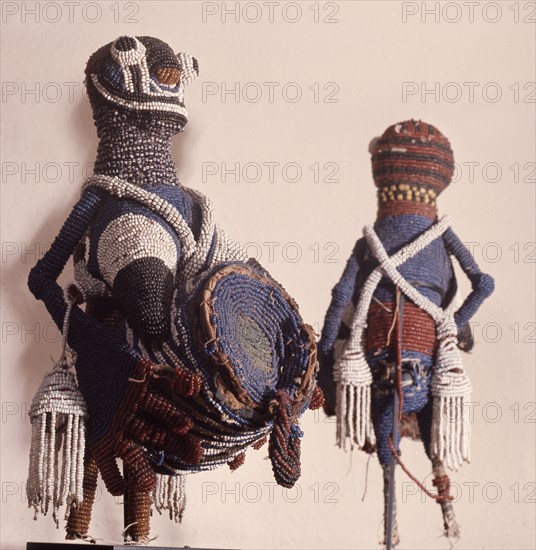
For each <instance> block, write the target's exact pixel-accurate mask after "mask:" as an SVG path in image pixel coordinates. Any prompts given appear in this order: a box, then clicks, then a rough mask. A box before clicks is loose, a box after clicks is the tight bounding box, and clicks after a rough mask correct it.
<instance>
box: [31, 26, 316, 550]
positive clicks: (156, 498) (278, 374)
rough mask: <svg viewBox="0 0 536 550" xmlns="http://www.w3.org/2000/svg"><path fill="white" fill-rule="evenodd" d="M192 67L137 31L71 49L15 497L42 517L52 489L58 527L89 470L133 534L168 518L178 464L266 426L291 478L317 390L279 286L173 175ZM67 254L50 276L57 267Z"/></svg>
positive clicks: (75, 503)
mask: <svg viewBox="0 0 536 550" xmlns="http://www.w3.org/2000/svg"><path fill="white" fill-rule="evenodd" d="M197 75H198V64H197V61H196V60H195V59H194V58H193V57H191V56H189V55H187V54H178V55H175V54H174V52H173V50H172V49H171V48H170V47H169V46H168V45H167V44H165V43H164V42H162V41H160V40H157V39H156V38H151V37H132V36H122V37H120V38H118V39H117V40H115V41H114V42H112V43H110V44H107V45H106V46H104V47H102V48H100V49H99V50H98V51H97V52H96V53H94V54H93V55H92V56H91V58H90V59H89V62H88V64H87V69H86V85H87V90H88V95H89V98H90V101H91V106H92V108H93V113H94V120H95V124H96V127H97V134H98V137H99V145H98V154H97V161H96V163H95V170H94V175H93V176H92V177H90V178H89V179H88V180H87V181H86V182H85V184H84V185H83V188H82V197H81V199H80V200H79V202H78V203H77V204H76V205H75V206H74V208H73V210H72V212H71V214H70V215H69V217H68V218H67V220H66V221H65V223H64V225H63V227H62V229H61V231H60V233H59V234H58V236H57V237H56V239H55V240H54V242H53V244H52V246H51V248H50V250H49V251H48V252H47V253H46V254H45V256H44V257H43V258H42V259H41V260H39V262H38V263H37V265H36V266H35V267H34V268H33V269H32V271H31V273H30V277H29V287H30V289H31V291H32V292H33V294H34V295H35V296H36V298H38V299H42V300H43V301H44V302H45V305H46V307H47V309H48V311H49V312H50V314H51V316H52V318H53V319H54V321H55V322H56V324H57V325H58V326H59V327H60V328H61V327H63V333H64V338H65V345H64V354H63V355H62V359H61V360H60V362H59V364H58V365H57V366H56V368H55V369H54V371H52V373H50V374H49V375H48V376H47V377H46V379H45V382H44V383H43V385H42V387H41V388H40V390H39V392H38V394H37V395H36V397H35V399H34V403H33V404H32V410H31V412H30V414H31V416H32V420H33V425H34V430H33V434H34V435H33V436H32V451H31V460H30V475H29V482H28V501H29V504H30V505H31V506H34V508H35V510H36V513H37V511H42V512H46V511H47V509H48V508H49V505H50V506H51V507H52V509H53V512H54V517H55V518H56V520H57V511H58V507H59V506H60V505H61V504H62V503H63V502H65V501H66V503H67V517H68V523H67V538H71V539H72V538H85V537H87V536H88V535H87V533H88V528H89V521H90V516H91V508H92V505H93V501H94V498H95V489H96V483H97V476H98V473H99V472H100V474H101V475H102V478H103V480H104V483H105V485H106V487H107V489H108V491H109V492H110V493H112V494H113V495H121V494H125V495H126V496H127V498H126V505H127V510H126V512H127V523H128V524H129V527H128V529H127V530H126V538H127V540H135V541H146V540H147V539H148V536H149V514H150V506H151V504H154V506H155V507H156V509H157V510H158V511H162V510H168V511H169V514H170V517H171V518H173V519H175V520H177V521H179V520H180V519H181V517H182V514H183V511H184V505H185V496H184V475H185V474H187V473H192V472H198V471H203V470H209V469H212V468H216V467H217V466H219V465H222V464H228V465H229V466H230V467H231V468H232V469H235V468H237V467H238V466H240V465H241V464H242V463H243V461H244V451H245V450H246V449H247V448H248V447H249V446H253V447H255V448H259V447H260V446H262V444H263V443H264V442H265V441H266V440H267V438H269V446H268V450H269V455H270V459H271V462H272V468H273V472H274V475H275V478H276V481H277V482H278V483H280V484H281V485H283V486H285V487H292V486H293V485H294V483H295V482H296V480H297V479H298V478H299V475H300V437H301V435H302V433H301V431H300V429H299V426H298V418H299V416H300V415H301V414H302V413H303V411H304V410H305V409H306V408H307V407H308V406H313V407H317V406H321V404H322V396H321V392H320V391H319V389H318V388H316V387H315V378H316V370H317V360H316V346H315V342H314V336H313V333H312V329H311V327H309V326H308V325H306V324H305V323H304V322H303V320H302V318H301V316H300V314H299V312H298V307H297V305H296V303H295V302H294V301H293V300H292V298H291V297H290V296H289V295H288V294H287V293H286V292H285V290H284V289H283V288H282V287H281V286H280V285H279V284H278V283H277V282H276V281H274V280H273V279H272V278H271V277H270V275H269V274H268V273H267V272H266V271H265V270H264V269H263V268H262V267H261V266H260V265H259V264H258V263H256V262H255V261H254V260H247V258H246V257H245V256H244V253H243V252H242V250H241V249H240V247H239V246H238V245H237V244H236V243H235V242H233V241H232V240H231V239H230V238H229V237H228V236H227V235H226V234H225V233H224V231H223V230H222V229H221V228H220V227H219V226H217V225H215V223H214V220H213V216H212V206H211V204H210V202H209V200H208V199H207V198H206V197H204V196H203V195H202V194H201V193H199V192H197V191H193V190H192V189H188V188H186V187H184V186H182V185H181V184H180V182H179V180H178V177H177V173H176V168H175V165H174V163H173V160H172V157H171V139H172V137H173V135H175V134H177V133H179V132H181V131H182V129H183V127H184V125H185V124H186V122H187V116H188V115H187V112H186V109H185V107H184V86H185V85H186V84H188V83H189V82H191V81H192V80H193V79H194V78H196V77H197ZM86 252H87V257H86ZM71 256H73V259H74V263H75V266H74V271H75V282H74V283H73V284H71V285H69V287H68V288H67V290H66V292H65V293H64V292H63V291H62V290H61V288H60V287H59V286H58V284H57V283H56V279H57V277H58V276H59V274H60V273H61V271H62V270H63V268H64V266H65V264H66V262H67V261H68V260H69V258H70V257H71ZM83 302H85V303H86V309H85V312H84V311H83V310H82V309H81V308H80V307H79V304H81V303H83ZM69 349H70V350H71V352H72V356H73V361H74V363H75V367H76V378H77V381H78V385H79V388H80V391H79V392H78V393H77V391H78V390H77V388H76V384H75V380H74V376H73V374H72V372H71V371H69V364H68V361H67V358H66V350H69ZM80 394H81V395H80ZM64 416H65V418H67V420H65V419H64ZM86 416H87V434H86V430H83V429H82V428H81V426H82V425H83V420H84V419H85V417H86ZM66 422H67V428H68V429H67V431H65V430H63V431H62V428H63V427H64V426H65V425H66ZM55 428H58V430H59V431H58V433H56V432H55ZM86 440H87V445H86V443H85V441H86ZM62 445H63V451H62V465H61V466H60V465H59V449H60V447H62ZM84 445H85V449H84ZM117 458H121V459H122V461H123V471H124V475H121V473H120V471H119V469H118V466H117V463H116V459H117Z"/></svg>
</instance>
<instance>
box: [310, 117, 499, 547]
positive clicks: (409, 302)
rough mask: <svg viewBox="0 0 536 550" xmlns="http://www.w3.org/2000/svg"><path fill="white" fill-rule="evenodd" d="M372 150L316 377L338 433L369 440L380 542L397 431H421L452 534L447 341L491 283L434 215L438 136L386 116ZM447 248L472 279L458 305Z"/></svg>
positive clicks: (457, 451) (464, 434)
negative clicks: (364, 200)
mask: <svg viewBox="0 0 536 550" xmlns="http://www.w3.org/2000/svg"><path fill="white" fill-rule="evenodd" d="M371 154H372V172H373V177H374V182H375V184H376V186H377V188H378V215H377V219H376V222H375V223H374V226H373V227H370V226H367V227H365V229H364V237H362V238H361V239H359V240H358V241H357V243H356V245H355V248H354V250H353V253H352V255H351V256H350V259H349V260H348V263H347V265H346V269H345V270H344V273H343V275H342V277H341V279H340V281H339V282H338V284H337V285H336V286H335V288H334V289H333V292H332V300H331V304H330V306H329V309H328V311H327V314H326V318H325V323H324V327H323V330H322V336H321V339H320V342H319V361H320V372H319V385H320V386H321V388H322V390H323V392H324V396H325V404H324V408H325V410H326V412H327V414H330V415H333V414H336V415H337V442H338V444H339V445H340V446H342V447H344V448H346V446H347V444H349V445H350V447H351V448H353V447H354V446H357V447H358V448H361V449H363V450H364V451H366V452H369V453H371V452H374V450H376V451H377V454H378V458H379V460H380V464H381V465H382V468H383V471H384V495H385V514H384V517H385V544H386V545H387V547H388V548H390V547H391V546H394V545H396V544H397V542H398V540H399V536H398V530H397V525H396V516H395V510H394V504H395V503H394V467H395V464H396V463H397V462H399V463H400V458H399V456H398V454H399V441H400V436H401V435H409V436H413V437H414V438H416V437H419V435H420V438H421V439H422V441H423V444H424V448H425V451H426V453H427V455H428V457H429V458H430V459H431V460H432V465H433V470H434V477H435V479H434V485H436V487H437V489H438V495H436V496H434V498H436V500H438V502H440V504H441V507H442V511H443V517H444V524H445V531H446V534H447V535H448V536H453V537H457V536H458V535H459V527H458V525H457V523H456V520H455V517H454V512H453V509H452V504H451V502H450V500H451V499H450V497H449V494H448V493H449V490H448V487H449V478H448V476H447V475H446V473H445V468H444V465H446V466H448V467H450V468H457V467H458V466H460V465H461V463H462V462H463V461H464V460H469V438H470V431H469V430H470V425H469V422H468V418H467V414H468V412H467V410H466V407H464V403H465V401H466V400H467V399H468V396H469V392H470V383H469V379H468V377H467V374H466V373H465V371H464V369H463V365H462V363H461V359H460V357H459V351H458V348H460V349H464V350H465V351H469V350H470V349H471V348H472V345H473V342H472V337H471V333H470V329H469V325H468V322H469V320H470V319H471V317H472V316H473V315H474V314H475V312H476V311H477V309H478V308H479V306H480V305H481V304H482V302H483V301H484V300H485V299H486V298H487V297H488V296H489V295H490V294H491V293H492V292H493V287H494V283H493V279H492V278H491V277H490V276H489V275H486V274H485V273H482V272H481V271H480V269H479V268H478V266H477V265H476V263H475V261H474V260H473V258H472V257H471V254H470V253H469V251H468V250H467V248H466V247H465V246H464V245H463V243H462V241H461V240H460V239H459V238H458V236H457V235H456V234H455V233H454V231H453V230H452V228H451V227H450V222H449V219H448V218H447V217H443V218H441V219H439V220H438V218H437V208H436V199H437V196H438V195H439V194H440V193H441V192H442V191H443V190H444V189H445V188H446V187H447V186H448V184H449V183H450V180H451V178H452V174H453V169H454V159H453V155H452V150H451V148H450V144H449V142H448V140H447V139H446V138H445V137H444V136H443V135H442V134H441V133H440V132H439V131H438V130H437V129H436V128H434V127H433V126H431V125H429V124H426V123H424V122H421V121H414V120H410V121H406V122H402V123H399V124H395V125H393V126H391V127H389V128H388V129H387V130H386V131H385V133H384V134H383V135H382V137H381V138H379V139H378V140H376V141H373V142H372V143H371ZM451 256H454V257H455V258H456V259H457V260H458V262H459V264H460V266H461V268H462V269H463V271H464V272H465V274H466V275H467V276H468V277H469V279H470V281H471V284H472V292H471V294H470V295H469V296H468V297H467V299H466V300H465V301H464V302H463V304H462V305H461V307H459V308H458V309H457V310H455V301H454V298H455V295H456V290H457V289H456V279H455V276H454V271H453V267H452V262H451ZM432 496H433V495H432Z"/></svg>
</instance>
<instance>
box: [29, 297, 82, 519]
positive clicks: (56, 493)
mask: <svg viewBox="0 0 536 550" xmlns="http://www.w3.org/2000/svg"><path fill="white" fill-rule="evenodd" d="M71 307H72V303H71V302H69V305H68V308H67V311H66V313H65V320H64V327H63V335H64V344H63V353H62V357H61V359H60V360H59V361H58V362H57V363H56V364H55V365H54V368H53V369H52V371H51V372H49V373H47V374H46V375H45V377H44V379H43V382H42V383H41V386H40V387H39V389H38V390H37V393H36V394H35V396H34V398H33V400H32V405H31V407H30V412H29V413H28V414H29V416H30V419H31V423H32V442H31V447H30V465H29V470H28V481H27V486H26V494H27V498H28V507H30V508H31V507H32V506H33V508H34V511H35V514H34V519H37V514H38V513H39V512H41V513H42V514H44V515H46V514H47V512H48V510H49V508H50V505H51V504H52V515H53V518H54V521H55V522H56V527H59V519H58V511H59V508H60V506H62V505H63V504H66V507H67V509H66V517H67V515H68V513H69V510H70V509H71V507H72V506H77V505H78V504H79V503H80V502H82V500H83V478H84V450H85V445H86V426H85V419H86V418H87V411H86V404H85V401H84V398H83V397H82V394H81V393H80V390H79V389H78V385H77V383H76V378H75V375H74V373H73V371H71V370H70V368H71V365H69V364H68V362H67V356H66V335H67V331H68V325H69V316H70V311H71ZM62 449H63V450H62ZM61 450H62V452H61V467H60V451H61Z"/></svg>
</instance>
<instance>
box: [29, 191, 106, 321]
mask: <svg viewBox="0 0 536 550" xmlns="http://www.w3.org/2000/svg"><path fill="white" fill-rule="evenodd" d="M103 196H104V193H103V192H102V191H100V190H96V189H89V190H87V191H86V192H85V193H84V194H83V196H82V198H81V199H80V200H79V201H78V202H77V203H76V205H75V206H74V207H73V209H72V211H71V213H70V214H69V217H68V218H67V220H65V223H64V224H63V226H62V228H61V230H60V232H59V233H58V235H57V236H56V238H55V239H54V242H53V243H52V245H51V247H50V249H49V250H48V251H47V252H46V254H45V255H44V256H43V258H41V259H40V260H39V261H38V262H37V263H36V265H35V266H34V267H33V268H32V270H31V271H30V275H29V277H28V287H29V288H30V291H31V292H32V294H33V295H34V296H35V297H36V298H37V299H38V300H43V301H44V302H45V305H46V306H47V309H48V310H49V312H50V314H51V315H52V318H53V319H54V322H55V323H56V325H58V328H59V329H60V330H61V328H62V326H63V316H64V315H65V309H66V307H67V305H66V303H65V300H64V299H61V300H58V292H60V293H61V292H62V291H61V288H60V286H59V285H58V284H57V283H56V280H57V278H58V277H59V275H60V274H61V272H62V271H63V268H64V267H65V264H66V263H67V262H68V261H69V258H70V257H71V255H72V253H73V251H74V249H75V247H76V245H77V244H78V243H79V242H80V240H81V239H82V238H83V237H84V235H85V233H86V231H87V228H88V227H89V224H90V223H91V220H92V219H93V218H94V216H95V214H96V213H97V210H98V208H99V205H100V203H101V201H102V199H103Z"/></svg>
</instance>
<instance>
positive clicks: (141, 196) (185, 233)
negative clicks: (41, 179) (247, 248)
mask: <svg viewBox="0 0 536 550" xmlns="http://www.w3.org/2000/svg"><path fill="white" fill-rule="evenodd" d="M90 186H93V187H98V188H101V189H104V190H106V191H108V192H109V193H110V194H112V195H114V196H117V197H124V198H127V199H132V200H135V201H137V202H140V203H141V204H143V205H144V206H147V207H148V208H150V209H151V210H152V211H153V212H155V213H157V214H159V215H160V216H162V218H163V219H164V220H166V221H167V222H168V223H169V225H170V226H171V227H172V228H173V230H174V231H175V233H176V234H177V237H178V238H179V240H180V242H181V246H182V254H183V265H182V269H181V270H180V277H181V279H188V278H190V277H192V276H194V275H196V274H197V273H198V272H199V271H200V270H201V269H202V268H203V267H204V265H205V262H206V259H207V255H208V253H209V250H210V247H211V246H212V242H213V239H214V235H216V243H215V246H216V250H215V254H214V259H213V261H212V263H213V264H214V263H215V262H216V261H225V260H242V261H245V260H246V259H247V257H246V255H245V254H244V252H243V251H242V249H241V248H240V246H239V245H238V244H237V243H235V242H234V241H232V240H231V239H230V238H229V237H228V236H227V235H226V234H225V232H224V231H223V230H222V229H221V228H220V227H219V226H217V225H215V223H214V217H213V211H214V208H213V206H212V203H211V201H210V200H209V199H208V198H207V197H206V196H205V195H203V194H202V193H200V192H199V191H195V190H193V189H189V188H186V187H183V189H184V190H185V192H186V193H188V194H189V195H190V196H191V197H192V199H193V200H194V202H195V203H196V204H198V205H199V207H200V209H201V228H200V233H199V238H198V240H197V241H196V240H195V237H194V234H193V232H192V230H191V229H190V227H189V226H188V224H187V223H186V220H185V219H184V217H183V216H182V214H181V213H180V212H179V211H178V210H177V209H176V208H175V207H174V206H173V205H172V204H171V203H169V202H168V201H167V200H165V199H163V198H161V197H159V196H158V195H156V194H155V193H151V192H150V191H148V190H146V189H143V188H141V187H138V186H137V185H134V184H132V183H130V182H128V181H125V180H122V179H120V178H118V177H112V176H104V175H97V176H92V177H90V178H88V179H87V180H86V182H85V183H84V185H83V187H82V189H83V190H84V189H86V188H87V187H90Z"/></svg>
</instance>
